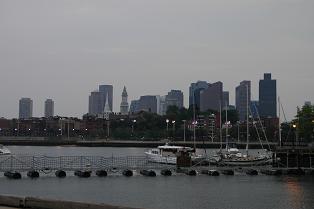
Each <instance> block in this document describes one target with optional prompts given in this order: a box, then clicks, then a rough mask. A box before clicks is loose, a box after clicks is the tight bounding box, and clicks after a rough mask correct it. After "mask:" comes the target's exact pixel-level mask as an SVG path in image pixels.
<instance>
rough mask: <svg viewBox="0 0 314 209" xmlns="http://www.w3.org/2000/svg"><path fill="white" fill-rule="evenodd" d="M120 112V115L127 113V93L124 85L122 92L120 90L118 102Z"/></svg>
mask: <svg viewBox="0 0 314 209" xmlns="http://www.w3.org/2000/svg"><path fill="white" fill-rule="evenodd" d="M120 113H121V114H122V115H127V114H128V113H129V103H128V93H127V91H126V88H125V87H124V88H123V92H122V101H121V104H120Z"/></svg>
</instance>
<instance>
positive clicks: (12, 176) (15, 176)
mask: <svg viewBox="0 0 314 209" xmlns="http://www.w3.org/2000/svg"><path fill="white" fill-rule="evenodd" d="M4 176H5V177H7V178H9V179H20V178H22V175H21V174H20V173H18V172H11V171H7V172H4Z"/></svg>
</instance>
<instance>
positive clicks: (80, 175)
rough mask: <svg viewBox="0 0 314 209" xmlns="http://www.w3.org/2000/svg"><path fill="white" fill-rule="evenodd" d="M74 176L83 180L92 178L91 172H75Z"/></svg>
mask: <svg viewBox="0 0 314 209" xmlns="http://www.w3.org/2000/svg"><path fill="white" fill-rule="evenodd" d="M74 175H75V176H78V177H82V178H88V177H90V175H91V172H90V171H75V172H74Z"/></svg>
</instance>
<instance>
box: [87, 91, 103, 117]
mask: <svg viewBox="0 0 314 209" xmlns="http://www.w3.org/2000/svg"><path fill="white" fill-rule="evenodd" d="M104 103H105V100H104V96H103V93H102V92H99V91H93V92H91V95H90V96H89V103H88V113H89V114H91V115H97V114H100V113H102V112H103V110H104Z"/></svg>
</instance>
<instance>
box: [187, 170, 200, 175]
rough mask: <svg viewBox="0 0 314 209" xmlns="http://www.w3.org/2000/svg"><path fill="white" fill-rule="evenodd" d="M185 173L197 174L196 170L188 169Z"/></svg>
mask: <svg viewBox="0 0 314 209" xmlns="http://www.w3.org/2000/svg"><path fill="white" fill-rule="evenodd" d="M185 174H186V175H188V176H196V174H197V173H196V170H186V171H185Z"/></svg>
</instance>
